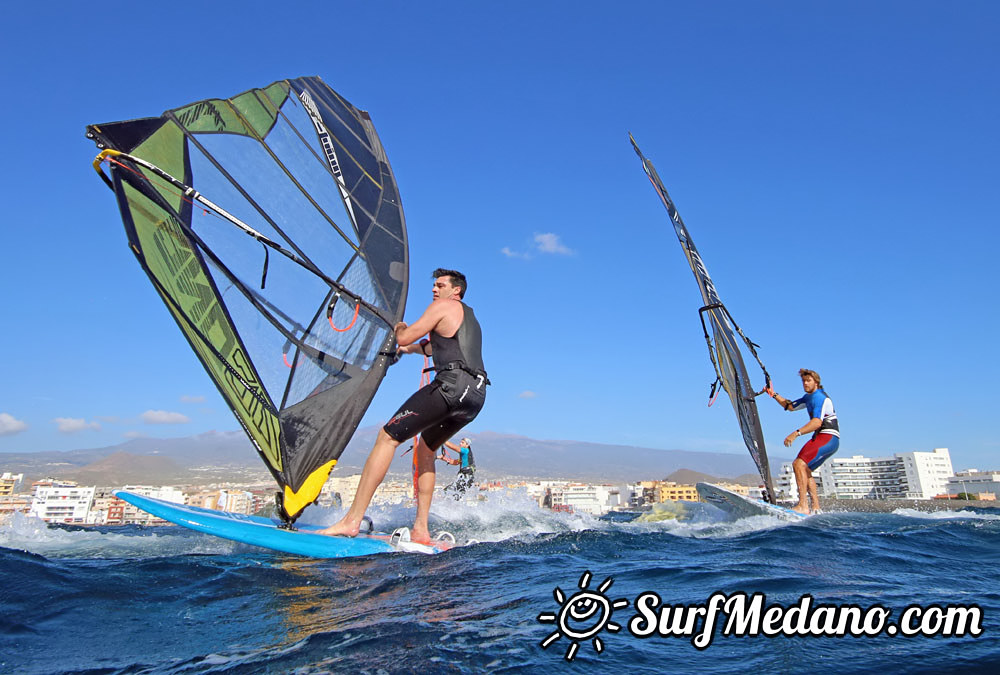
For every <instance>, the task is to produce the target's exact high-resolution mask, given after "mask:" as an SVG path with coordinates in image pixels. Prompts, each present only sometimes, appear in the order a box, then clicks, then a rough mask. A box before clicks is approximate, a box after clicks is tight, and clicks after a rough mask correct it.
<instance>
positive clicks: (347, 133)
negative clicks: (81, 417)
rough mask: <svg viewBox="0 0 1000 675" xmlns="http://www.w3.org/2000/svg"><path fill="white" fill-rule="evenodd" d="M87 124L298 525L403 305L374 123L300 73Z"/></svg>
mask: <svg viewBox="0 0 1000 675" xmlns="http://www.w3.org/2000/svg"><path fill="white" fill-rule="evenodd" d="M306 99H313V100H314V101H316V104H315V105H314V109H313V110H311V111H307V110H306V103H305V100H306ZM331 102H332V103H331ZM334 113H336V115H334ZM313 115H315V117H313ZM88 136H89V137H90V138H92V139H93V140H94V141H95V142H96V143H97V145H98V147H99V148H101V149H102V150H103V151H104V152H102V156H101V157H103V156H107V155H109V154H110V155H112V156H114V157H115V160H114V161H113V162H109V166H110V169H109V171H110V178H109V177H108V176H105V175H104V174H103V172H102V173H101V175H102V177H103V178H105V181H106V182H107V183H108V184H109V185H110V186H111V187H112V189H113V190H114V192H115V194H116V197H117V199H118V204H119V210H120V211H121V215H122V220H123V222H124V224H125V229H126V233H127V235H128V241H129V246H130V248H131V249H132V251H133V252H134V253H135V255H136V257H137V259H138V261H139V263H140V265H141V266H142V268H143V269H144V270H145V272H146V274H147V275H148V276H149V278H150V280H151V282H152V284H153V286H154V288H156V290H157V292H158V293H159V294H160V295H161V297H162V299H163V301H164V303H165V304H166V306H167V308H168V309H169V311H170V313H171V315H172V316H173V317H174V320H175V321H176V322H177V325H178V327H179V328H180V330H181V332H182V333H183V334H184V336H185V337H186V338H187V340H188V342H189V344H190V345H191V347H192V349H193V351H194V352H195V354H196V355H197V357H198V358H199V360H200V361H201V363H202V365H203V366H204V367H205V370H206V372H207V373H208V374H209V376H210V377H211V379H212V380H213V381H214V383H215V385H216V387H217V388H218V390H219V392H220V394H221V395H222V396H223V398H224V400H225V401H226V402H227V404H228V405H229V407H230V408H231V410H232V411H233V413H234V414H235V415H236V417H237V419H238V420H239V422H240V425H241V426H242V427H243V428H244V430H245V431H246V432H247V435H248V437H249V438H250V440H251V441H252V442H253V444H254V446H255V447H256V448H257V451H258V452H259V454H260V456H261V458H262V459H263V461H264V463H265V465H266V466H267V467H268V469H269V470H270V471H271V474H272V475H273V476H274V478H275V480H276V482H277V483H278V485H279V488H280V493H279V494H280V495H281V496H282V498H281V499H280V500H279V505H280V506H281V507H282V508H281V512H280V515H281V516H282V517H283V518H284V519H285V520H287V521H289V522H293V521H294V520H295V518H297V517H298V516H299V515H300V514H301V512H302V510H303V509H304V508H305V507H306V506H308V505H309V504H310V503H312V502H313V501H315V499H316V498H317V497H318V495H319V491H320V489H321V488H322V486H323V484H324V483H325V481H326V478H327V476H328V475H329V473H330V471H331V470H332V468H333V466H334V465H335V464H336V461H337V459H338V458H339V456H340V453H341V452H342V451H343V449H344V446H345V445H346V444H347V441H348V440H349V439H350V436H351V435H352V434H353V432H354V430H355V429H356V427H357V425H358V423H359V422H360V420H361V417H362V416H363V415H364V412H365V410H366V409H367V407H368V405H369V403H370V402H371V400H372V397H373V396H374V394H375V391H376V389H377V387H378V385H379V384H380V382H381V380H382V378H383V377H384V375H385V370H386V368H387V367H388V365H389V363H390V361H389V359H388V357H387V355H388V354H390V353H391V352H392V351H394V348H395V336H394V334H393V331H392V328H393V326H394V325H395V323H396V322H397V321H399V320H401V319H402V316H403V311H404V308H405V303H406V293H407V280H408V277H409V270H408V266H409V260H408V250H407V236H406V226H405V219H404V217H403V211H402V206H401V204H400V201H399V191H398V188H397V187H396V183H395V178H394V177H393V175H392V170H391V168H390V166H389V163H388V160H387V158H386V156H385V153H384V150H383V148H382V145H381V142H380V141H379V139H378V135H377V134H376V132H375V128H374V126H373V125H372V124H371V121H370V117H369V116H368V114H367V113H365V112H364V111H361V110H359V109H357V108H355V107H354V106H352V105H351V104H350V103H348V102H347V101H346V100H345V99H343V97H341V96H339V95H338V94H336V93H335V92H334V91H333V90H332V89H330V87H328V86H327V85H326V84H325V83H324V82H323V81H322V80H320V79H319V78H315V77H307V78H297V79H290V80H281V81H279V82H275V83H273V84H271V85H269V86H267V87H264V88H261V89H253V90H250V91H247V92H244V93H242V94H239V95H237V96H234V97H232V98H230V99H207V100H205V101H200V102H196V103H192V104H189V105H185V106H182V107H179V108H174V109H171V110H168V111H166V112H165V113H164V114H163V115H161V116H159V117H154V118H146V119H140V120H131V121H125V122H112V123H108V124H97V125H91V126H89V127H88ZM334 147H336V148H339V147H344V148H345V150H344V151H343V152H339V151H334V154H335V158H336V168H337V169H338V170H337V171H334V170H333V168H331V166H330V165H329V162H328V161H327V158H329V157H331V155H330V154H329V152H330V148H334ZM347 148H349V149H350V152H348V151H347ZM99 158H100V157H99ZM194 204H197V206H195V205H194ZM205 215H216V216H218V217H217V218H211V217H205ZM348 224H349V225H348ZM271 254H274V255H271ZM345 327H346V328H345Z"/></svg>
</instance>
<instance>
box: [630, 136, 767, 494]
mask: <svg viewBox="0 0 1000 675" xmlns="http://www.w3.org/2000/svg"><path fill="white" fill-rule="evenodd" d="M629 140H630V141H632V147H633V148H635V152H636V154H637V155H639V159H640V160H642V168H643V170H644V171H645V172H646V176H647V177H648V178H649V181H650V182H651V183H652V184H653V188H655V189H656V193H657V194H658V195H659V196H660V199H661V200H662V201H663V205H664V206H665V207H666V208H667V213H668V215H669V216H670V221H671V222H672V223H673V226H674V231H675V232H676V233H677V238H678V239H679V240H680V243H681V248H682V249H684V255H685V257H686V258H687V261H688V264H689V265H691V271H692V272H694V277H695V279H696V280H697V282H698V289H699V290H700V291H701V301H702V303H703V306H702V308H701V309H700V310H699V317H700V318H701V327H702V331H703V332H704V334H705V341H706V342H707V343H708V354H709V357H711V359H712V365H713V366H715V372H716V381H715V384H713V385H712V393H711V394H709V398H710V399H711V398H712V396H713V395H714V393H715V388H716V386H717V385H718V384H720V383H721V384H722V387H723V389H725V390H726V393H727V394H729V400H730V401H731V402H732V404H733V409H734V410H735V411H736V417H737V419H738V420H739V423H740V430H741V431H742V432H743V441H744V443H746V446H747V450H749V451H750V455H751V456H752V457H753V460H754V463H755V464H756V465H757V470H758V471H759V472H760V477H761V479H762V480H763V481H764V485H765V486H766V490H767V500H768V501H770V502H771V503H774V484H773V481H772V479H771V470H770V467H769V466H768V462H767V450H766V449H765V447H764V432H763V430H762V429H761V426H760V416H759V415H758V413H757V402H756V397H757V396H759V395H760V394H761V393H763V391H764V389H765V388H766V387H767V385H768V384H770V381H771V378H770V376H769V375H768V373H767V369H766V368H764V364H763V363H762V362H761V360H760V357H759V356H757V349H756V348H757V345H755V344H754V343H752V342H751V341H750V340H748V339H747V337H746V336H745V335H743V331H741V330H740V328H739V326H737V325H736V322H735V321H734V320H733V317H732V316H731V315H730V314H729V310H727V309H726V307H725V305H723V304H722V300H720V299H719V294H718V292H717V291H716V290H715V284H714V283H712V278H711V277H709V276H708V269H706V267H705V263H704V261H703V260H702V259H701V256H700V255H699V254H698V249H696V248H695V246H694V242H693V241H692V240H691V235H690V234H689V233H688V230H687V227H686V226H685V225H684V221H683V220H681V214H680V213H678V211H677V207H676V206H674V202H673V200H672V199H670V194H669V193H668V192H667V188H665V187H664V186H663V181H661V180H660V176H659V175H658V174H657V173H656V169H655V168H654V167H653V163H652V162H650V161H649V160H648V159H646V157H645V155H643V154H642V151H641V150H639V146H638V145H637V144H636V142H635V139H634V138H632V135H631V134H629ZM706 316H707V317H708V324H709V325H711V327H712V331H711V333H712V334H711V336H710V335H709V331H708V327H707V326H706V323H705V317H706ZM737 334H739V336H740V338H742V342H743V343H744V344H745V345H746V347H747V349H748V350H749V351H750V353H751V354H752V355H753V357H754V358H755V359H756V360H757V363H758V364H759V365H760V368H761V370H762V371H763V375H764V388H762V389H761V390H760V391H754V388H753V386H752V385H751V384H750V377H749V376H748V375H747V369H746V365H745V363H744V362H743V356H742V354H741V353H740V344H739V343H740V341H739V340H737V338H736V335H737ZM713 343H714V344H713Z"/></svg>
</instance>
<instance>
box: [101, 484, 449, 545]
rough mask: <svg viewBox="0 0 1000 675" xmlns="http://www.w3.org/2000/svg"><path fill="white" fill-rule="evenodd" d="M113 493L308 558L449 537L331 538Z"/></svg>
mask: <svg viewBox="0 0 1000 675" xmlns="http://www.w3.org/2000/svg"><path fill="white" fill-rule="evenodd" d="M115 496H116V497H118V498H119V499H122V500H124V501H126V502H128V503H129V504H132V505H133V506H136V507H138V508H140V509H142V510H143V511H145V512H146V513H149V514H151V515H154V516H156V517H157V518H162V519H163V520H166V521H168V522H171V523H175V524H177V525H181V526H182V527H186V528H188V529H191V530H197V531H198V532H204V533H205V534H211V535H213V536H216V537H222V538H223V539H231V540H233V541H238V542H241V543H243V544H252V545H253V546H260V547H262V548H268V549H271V550H273V551H282V552H284V553H294V554H296V555H303V556H309V557H311V558H350V557H354V556H359V555H370V554H372V553H392V552H394V551H404V552H407V553H440V552H442V551H445V550H447V549H449V548H451V546H452V544H453V543H454V542H453V541H447V540H441V541H435V542H434V543H433V544H432V545H430V546H427V545H425V544H418V543H416V542H411V541H407V539H408V531H407V536H403V537H400V536H395V535H391V534H383V533H371V534H359V535H358V536H356V537H334V536H329V535H325V534H316V533H315V532H316V530H320V529H322V526H320V525H299V526H297V527H298V529H296V530H288V529H284V528H281V527H279V526H278V525H279V523H278V521H276V520H270V519H268V518H262V517H260V516H249V515H244V514H242V513H230V512H228V511H213V510H212V509H204V508H201V507H198V506H185V505H184V504H174V503H173V502H167V501H163V500H162V499H154V498H152V497H144V496H142V495H137V494H133V493H131V492H126V491H125V490H115Z"/></svg>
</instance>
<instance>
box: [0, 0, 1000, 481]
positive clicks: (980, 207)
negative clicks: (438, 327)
mask: <svg viewBox="0 0 1000 675" xmlns="http://www.w3.org/2000/svg"><path fill="white" fill-rule="evenodd" d="M285 7H287V8H283V6H282V4H281V3H274V2H241V3H228V2H219V3H202V2H197V3H188V2H172V3H168V4H163V3H158V4H147V3H136V2H105V3H102V4H101V5H100V7H97V6H94V5H91V4H86V3H63V4H62V6H61V7H59V6H56V7H53V6H52V5H44V6H43V5H37V4H33V3H17V4H15V5H12V6H10V7H8V8H7V9H6V10H5V13H4V27H3V29H2V30H3V40H0V59H2V62H3V64H4V77H3V84H4V86H3V88H2V93H0V96H2V97H3V106H2V111H3V112H2V113H0V114H2V115H3V129H4V131H5V134H4V150H5V156H6V161H5V167H6V169H5V171H4V181H3V194H4V204H5V214H4V218H3V225H2V227H3V233H4V246H3V264H2V265H0V292H2V294H3V303H2V307H3V309H2V315H3V330H2V331H0V353H2V354H3V368H2V376H0V414H2V415H0V451H25V450H49V449H51V450H67V449H74V448H82V447H95V446H104V445H112V444H115V443H118V442H121V441H123V440H125V439H126V438H128V437H130V436H132V435H136V434H142V435H147V436H153V437H157V436H187V435H192V434H196V433H201V432H205V431H208V430H212V429H216V430H234V429H237V428H238V425H237V423H236V421H235V419H233V418H232V416H231V414H230V413H229V412H228V410H227V409H226V408H225V405H224V404H223V402H222V399H221V398H220V397H219V396H218V394H217V393H216V391H215V389H214V386H213V385H212V384H211V382H210V380H209V379H208V377H207V375H205V373H204V371H203V370H202V368H201V366H200V365H199V364H198V363H197V361H196V359H195V358H194V357H193V356H192V354H191V353H190V350H189V348H188V346H187V344H186V342H185V340H184V339H183V338H182V337H181V335H180V332H179V331H178V330H177V328H176V326H175V325H174V323H173V320H172V319H171V318H170V317H169V315H168V313H167V311H166V310H165V308H164V307H163V306H162V303H161V302H160V300H159V299H158V297H157V296H156V294H155V292H154V291H153V289H152V287H151V286H150V284H149V283H148V282H147V280H146V277H145V275H144V273H143V272H142V271H141V270H140V268H139V267H138V265H137V264H136V262H135V260H134V258H133V256H132V254H131V253H130V252H129V250H128V248H127V246H126V239H125V234H124V230H123V228H122V225H121V222H120V219H119V216H118V213H117V208H116V205H115V202H114V199H113V198H112V195H111V194H110V192H109V191H108V190H107V189H106V188H105V187H104V185H103V184H102V183H101V181H100V180H99V179H98V178H97V176H96V175H95V174H94V172H93V170H92V169H91V167H90V162H91V160H92V159H93V157H94V155H95V154H96V149H95V147H94V146H93V144H92V143H91V142H90V141H88V140H87V139H86V138H85V137H84V126H85V125H86V124H88V123H100V122H108V121H115V120H122V119H128V118H133V117H145V116H150V115H158V114H159V113H161V112H162V111H163V110H165V109H167V108H172V107H176V106H179V105H182V104H185V103H189V102H193V101H196V100H199V99H202V98H207V97H218V96H230V95H234V94H237V93H239V92H241V91H244V90H246V89H249V88H251V87H255V86H261V85H266V84H268V83H270V82H272V81H274V80H277V79H282V78H285V77H293V76H300V75H319V76H321V77H323V78H324V79H325V80H326V81H327V82H328V83H329V84H330V85H331V86H332V87H333V88H334V89H336V90H337V91H338V92H340V93H341V94H342V95H344V96H345V97H346V98H347V99H348V100H350V101H351V102H352V103H354V104H355V105H356V106H358V107H360V108H363V109H366V110H368V111H370V112H371V115H372V118H373V120H374V122H375V125H376V127H377V129H378V131H379V134H380V136H381V138H382V141H383V143H384V145H385V146H386V149H387V152H388V154H389V158H390V161H391V162H392V166H393V168H394V170H395V173H396V177H397V179H398V181H399V185H400V189H401V192H402V197H403V206H404V209H405V212H406V218H407V224H408V228H409V232H410V242H411V256H412V257H411V262H412V269H411V291H410V302H409V305H408V310H407V317H408V319H410V320H412V319H414V318H416V317H417V316H418V315H419V313H420V312H421V311H422V310H423V308H424V307H425V305H426V304H427V302H428V301H429V300H430V287H431V280H430V278H429V273H430V271H431V270H432V269H434V268H435V267H438V266H443V267H454V268H457V269H460V270H463V271H465V272H466V274H467V275H468V276H469V279H470V289H469V293H468V296H467V300H468V302H469V304H471V305H472V306H473V307H475V309H476V312H477V314H478V315H479V317H480V320H481V322H482V324H483V326H484V330H485V335H486V342H485V355H486V359H487V366H488V369H489V372H490V377H491V379H492V380H493V382H494V386H493V387H492V389H491V391H490V398H489V402H488V404H487V407H486V409H485V411H484V412H483V413H482V415H481V416H480V417H479V419H478V420H477V421H476V422H475V423H474V424H473V425H472V427H470V430H471V431H472V432H478V431H485V430H491V431H498V432H509V433H516V434H523V435H527V436H532V437H536V438H543V439H579V440H590V441H595V442H602V443H623V444H633V445H641V446H648V447H654V448H681V449H689V450H706V451H708V450H716V451H742V450H741V448H742V442H741V438H740V434H739V430H738V428H737V426H736V423H735V419H734V415H733V412H732V409H731V407H730V406H729V405H728V402H726V401H724V400H720V401H719V402H718V403H717V404H716V405H715V406H714V407H712V408H707V407H706V400H707V394H708V387H709V384H710V383H711V381H712V380H713V378H714V374H713V372H712V370H711V365H710V363H709V361H708V358H707V353H706V349H705V345H704V341H703V339H702V335H701V328H700V324H699V322H698V314H697V310H698V307H699V304H700V303H699V296H698V292H697V289H696V287H695V283H694V279H693V277H692V274H691V272H690V270H689V269H688V268H687V265H686V262H685V260H684V257H683V255H682V253H681V250H680V247H679V246H678V244H677V241H676V238H675V236H674V234H673V232H672V230H671V229H670V228H669V225H668V222H667V218H666V212H665V211H664V209H663V207H662V206H661V204H660V202H659V200H658V199H657V197H656V194H655V193H654V191H653V190H652V188H651V187H650V185H649V183H648V182H647V180H646V177H645V175H644V174H643V172H642V168H641V166H640V164H639V161H638V159H637V158H636V156H635V154H634V153H633V151H632V148H631V147H630V145H629V142H628V136H627V132H628V131H631V132H632V133H633V134H634V135H635V137H636V139H637V140H638V142H639V144H640V146H641V147H642V149H643V151H644V152H645V153H646V155H647V156H648V157H649V158H650V159H651V160H652V161H653V162H654V163H655V165H656V167H657V169H658V170H659V173H660V175H661V176H662V178H663V180H664V182H665V183H666V185H667V188H668V189H669V190H670V192H671V195H672V196H673V198H674V200H675V201H676V203H677V205H678V208H679V209H680V212H681V214H682V215H683V217H684V219H685V221H686V222H687V224H688V227H689V228H690V230H691V233H692V236H693V238H694V240H695V242H696V244H697V246H698V248H699V249H700V251H701V254H702V256H703V257H704V259H705V261H706V263H707V265H708V268H709V271H710V273H711V274H712V277H713V279H714V280H715V283H716V285H717V287H718V289H719V292H720V294H721V296H722V298H723V300H724V301H725V302H726V304H727V305H728V307H729V309H730V310H731V311H732V313H733V315H734V316H735V317H736V319H737V321H738V322H739V323H740V324H741V326H742V327H743V328H744V330H745V331H746V333H747V334H748V335H749V336H750V337H751V338H752V339H753V340H754V341H755V342H757V343H759V344H760V345H761V352H760V353H761V355H762V357H763V359H764V362H765V364H766V365H767V366H768V369H769V370H770V372H771V374H772V376H773V377H774V379H775V384H776V387H777V389H778V391H779V392H780V393H782V394H785V395H788V396H792V395H795V394H797V392H799V391H801V389H800V385H799V383H798V379H797V377H796V371H797V369H798V368H800V367H809V368H813V369H815V370H817V371H819V373H820V374H821V375H822V376H823V378H824V384H825V385H826V388H827V391H828V392H829V393H830V395H831V396H832V397H833V399H834V402H835V403H836V407H837V411H838V413H839V416H840V422H841V428H842V431H843V442H842V445H841V450H840V454H841V455H850V454H855V453H863V454H867V455H869V456H881V455H889V454H892V453H894V452H903V451H911V450H931V449H933V448H934V447H948V448H950V449H951V451H952V457H953V460H954V463H955V465H956V469H958V468H964V467H968V466H977V467H979V468H994V469H998V468H1000V459H997V449H998V440H997V432H996V430H995V429H994V424H995V420H996V418H997V413H996V409H995V405H994V403H993V401H992V399H991V398H990V395H989V394H988V392H989V391H991V390H992V387H993V386H994V385H995V383H996V381H997V377H998V374H1000V368H998V366H997V358H996V356H995V355H994V353H993V352H994V351H995V349H994V344H995V342H996V336H997V332H998V328H1000V326H998V315H1000V313H998V312H997V309H996V308H997V300H996V297H995V296H996V294H997V290H998V286H1000V284H998V281H997V269H996V263H995V256H996V251H997V249H998V244H1000V234H998V228H997V225H998V222H997V221H998V217H997V206H996V197H997V186H998V185H1000V168H998V167H1000V163H998V161H997V158H998V157H1000V142H998V131H997V129H998V126H997V120H998V119H1000V105H998V104H1000V88H998V87H997V66H998V64H1000V41H998V40H997V35H998V33H1000V5H997V4H996V3H993V2H975V1H966V2H960V3H941V2H936V1H935V2H927V1H919V0H918V1H913V0H909V1H906V2H855V1H848V2H843V1H838V2H793V1H787V2H744V1H735V2H698V3H692V2H671V1H663V2H623V3H606V2H569V1H567V2H502V3H500V2H495V3H467V2H419V3H417V2H373V3H344V2H294V3H286V5H285ZM418 381H419V364H418V363H417V361H416V357H411V360H410V361H405V360H404V361H403V362H401V363H400V364H399V365H397V366H395V367H394V368H393V369H392V371H391V374H390V376H389V378H388V379H387V381H386V384H385V385H384V386H383V388H382V390H381V391H380V392H379V394H378V395H377V397H376V398H375V401H374V403H373V405H372V407H371V409H370V411H369V414H368V416H367V417H366V419H365V422H364V424H376V423H380V422H381V421H383V420H384V419H385V418H387V417H388V416H389V415H390V414H391V413H392V412H393V411H394V410H395V408H396V407H397V406H398V404H399V403H400V402H401V401H402V399H403V398H404V397H405V396H406V395H408V394H409V393H410V392H411V391H412V390H413V389H414V388H415V387H416V386H417V383H418ZM759 401H760V403H761V409H762V417H763V424H764V430H765V438H766V440H767V442H768V445H769V448H770V451H771V454H772V455H777V456H779V457H780V456H784V457H789V456H791V453H790V452H789V451H787V450H785V449H784V448H782V447H781V445H780V442H781V439H782V438H783V437H784V436H785V435H786V434H787V433H789V432H790V431H791V430H792V429H794V428H795V426H796V425H801V424H803V423H804V422H805V418H804V414H803V413H798V414H797V415H791V414H789V413H784V412H782V411H781V410H780V409H779V408H778V407H777V406H776V405H775V404H774V403H773V402H771V401H770V400H768V399H766V398H762V399H759ZM57 420H62V422H57ZM171 422H172V423H171ZM60 427H61V428H62V430H60ZM613 459H614V461H627V458H613Z"/></svg>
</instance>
